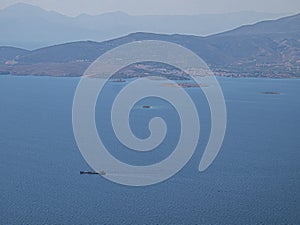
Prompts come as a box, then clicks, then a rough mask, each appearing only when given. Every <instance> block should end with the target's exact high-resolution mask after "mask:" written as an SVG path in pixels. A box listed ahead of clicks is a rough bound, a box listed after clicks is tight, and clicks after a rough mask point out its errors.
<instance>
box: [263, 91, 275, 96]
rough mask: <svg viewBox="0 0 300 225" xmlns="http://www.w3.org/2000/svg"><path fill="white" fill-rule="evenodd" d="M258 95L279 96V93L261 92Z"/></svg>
mask: <svg viewBox="0 0 300 225" xmlns="http://www.w3.org/2000/svg"><path fill="white" fill-rule="evenodd" d="M260 93H261V94H264V95H279V94H280V92H276V91H263V92H260Z"/></svg>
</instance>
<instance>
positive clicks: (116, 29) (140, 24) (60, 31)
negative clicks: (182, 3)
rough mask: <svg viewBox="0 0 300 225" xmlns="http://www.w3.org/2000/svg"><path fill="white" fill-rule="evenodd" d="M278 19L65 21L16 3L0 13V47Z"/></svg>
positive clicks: (209, 29) (212, 30) (217, 28)
mask: <svg viewBox="0 0 300 225" xmlns="http://www.w3.org/2000/svg"><path fill="white" fill-rule="evenodd" d="M281 16H284V15H283V14H270V13H257V12H237V13H227V14H201V15H189V16H187V15H174V16H164V15H161V16H130V15H128V14H126V13H123V12H112V13H106V14H101V15H96V16H90V15H86V14H82V15H80V16H77V17H68V16H64V15H61V14H59V13H56V12H53V11H45V10H43V9H41V8H39V7H36V6H32V5H28V4H24V3H17V4H15V5H12V6H10V7H8V8H5V9H3V10H0V33H1V35H0V45H10V46H17V47H22V48H27V49H28V48H29V49H34V48H39V47H43V46H48V45H53V44H57V43H63V42H69V41H78V40H94V41H104V40H108V39H112V38H115V37H119V36H123V35H127V34H129V33H134V32H150V33H166V34H174V33H177V34H190V35H198V36H199V35H200V36H206V35H210V34H216V33H219V32H223V31H226V30H230V29H233V28H236V27H239V26H241V25H245V24H252V23H255V22H258V21H262V20H266V19H275V18H279V17H281Z"/></svg>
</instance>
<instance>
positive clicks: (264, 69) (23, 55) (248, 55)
mask: <svg viewBox="0 0 300 225" xmlns="http://www.w3.org/2000/svg"><path fill="white" fill-rule="evenodd" d="M299 20H300V14H298V15H295V16H291V17H286V18H282V19H279V20H274V21H266V22H261V23H257V24H255V25H251V26H243V27H240V28H238V29H235V30H232V31H230V32H225V33H221V34H218V35H212V36H208V37H198V36H190V35H166V34H152V33H141V32H140V33H133V34H130V35H127V36H124V37H120V38H117V39H113V40H109V41H105V42H92V41H81V42H73V43H66V44H60V45H55V46H49V47H46V48H41V49H37V50H34V51H26V50H19V51H20V52H18V56H16V55H14V54H11V55H8V54H7V53H6V52H5V51H1V49H0V59H5V60H6V63H7V61H13V62H14V63H13V65H5V62H2V66H1V65H0V71H2V73H4V72H7V71H8V72H9V73H12V74H25V75H26V74H37V75H52V76H80V75H81V74H82V73H83V72H84V70H85V69H86V68H87V66H88V65H89V64H90V63H91V62H92V61H94V60H95V59H96V58H97V57H98V56H100V55H101V54H103V53H104V52H106V51H108V50H110V49H112V48H114V47H116V46H119V45H121V44H124V43H129V42H132V41H138V40H164V41H170V42H174V43H177V44H180V45H182V46H184V47H187V48H189V49H191V50H192V51H194V52H195V53H196V54H198V55H199V56H200V57H201V58H203V59H204V61H205V62H206V63H207V64H208V65H209V66H210V67H211V69H213V70H214V71H215V73H216V74H217V75H222V76H236V77H239V76H243V77H245V76H247V77H249V76H251V77H299V76H300V28H299V24H300V23H299ZM45 68H47V69H45Z"/></svg>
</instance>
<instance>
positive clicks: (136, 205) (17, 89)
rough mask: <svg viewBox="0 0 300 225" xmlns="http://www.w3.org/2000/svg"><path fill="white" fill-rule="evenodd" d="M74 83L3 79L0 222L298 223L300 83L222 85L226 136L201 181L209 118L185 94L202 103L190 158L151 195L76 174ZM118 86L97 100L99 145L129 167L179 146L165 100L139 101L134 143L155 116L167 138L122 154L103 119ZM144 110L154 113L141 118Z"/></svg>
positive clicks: (81, 166)
mask: <svg viewBox="0 0 300 225" xmlns="http://www.w3.org/2000/svg"><path fill="white" fill-rule="evenodd" d="M78 81H79V79H78V78H50V77H15V76H0V224H300V214H299V212H300V192H299V190H300V163H299V160H300V116H299V115H300V80H292V79H291V80H286V79H278V80H274V79H232V78H219V82H220V84H221V86H222V89H223V92H224V96H225V100H226V105H227V112H228V124H227V133H226V136H225V140H224V143H223V146H222V149H221V151H220V153H219V155H218V157H217V158H216V160H215V161H214V163H213V164H212V165H211V167H209V169H208V170H206V171H205V172H203V173H199V172H198V171H197V169H198V164H199V161H200V158H201V155H202V153H203V149H204V147H205V144H206V143H207V139H208V137H209V120H210V116H209V110H208V109H207V108H208V107H207V102H206V100H205V98H204V96H203V94H202V93H201V92H200V91H199V90H196V89H187V91H188V93H189V94H190V95H191V96H193V97H195V98H196V97H197V99H199V101H198V102H196V105H197V108H198V110H199V115H200V122H201V138H200V141H199V144H198V146H197V149H196V152H195V154H194V155H193V157H192V159H191V160H190V162H189V163H188V164H187V165H186V166H185V167H184V168H183V169H182V170H181V171H180V172H179V173H178V174H176V175H175V176H174V177H172V178H170V179H169V180H167V181H165V182H163V183H160V184H157V185H153V186H149V187H126V186H121V185H117V184H114V183H112V182H110V181H107V180H106V179H104V178H102V177H99V176H88V175H80V174H79V171H80V170H89V169H90V168H89V166H88V165H87V163H86V162H85V161H84V159H83V158H82V156H81V154H80V152H79V150H78V148H77V145H76V142H75V139H74V136H73V131H72V120H71V119H72V101H73V96H74V93H75V89H76V86H77V84H78ZM122 85H124V84H122V83H113V82H111V83H110V84H108V85H107V87H106V89H107V92H106V93H104V94H105V95H106V97H104V98H103V99H102V100H101V99H99V101H98V105H97V111H96V113H97V115H96V120H97V122H98V124H101V126H100V125H99V127H98V131H99V134H102V135H103V141H104V143H105V145H106V146H108V147H110V146H113V149H114V152H112V154H113V155H115V157H117V158H119V159H122V160H123V161H125V162H128V163H131V164H136V165H144V164H151V163H154V162H157V161H160V160H162V159H164V158H165V157H167V156H168V154H170V152H171V150H172V147H174V145H176V141H175V140H176V138H178V135H179V133H178V128H179V125H178V122H177V120H178V115H177V114H176V112H174V109H173V108H172V106H171V105H169V104H168V103H166V102H164V101H162V100H161V99H156V98H149V99H144V100H143V101H141V102H139V103H138V104H137V105H136V106H135V107H134V109H133V110H132V114H131V124H132V129H133V131H134V132H135V133H136V134H137V136H139V135H140V137H141V138H143V137H147V135H149V133H148V132H149V131H148V130H147V129H146V128H145V127H147V123H148V120H149V119H150V118H151V117H153V116H158V115H160V116H162V117H163V118H165V119H166V122H167V124H168V126H169V132H170V133H168V135H167V137H166V139H165V142H164V143H163V144H162V145H161V146H159V149H157V150H155V151H153V152H150V153H147V154H137V153H135V152H131V151H130V150H128V149H127V151H126V149H124V148H125V147H124V146H122V145H121V144H120V143H118V140H117V139H116V138H115V137H114V136H113V135H112V128H111V127H110V124H109V123H108V120H107V118H108V117H107V115H108V113H107V112H109V102H110V100H111V99H110V98H112V97H110V96H114V94H116V93H117V92H118V91H119V90H120V89H121V88H122ZM263 91H276V92H280V93H281V94H279V95H264V94H261V93H260V92H263ZM104 103H107V104H104ZM143 104H151V105H153V106H155V107H153V108H152V109H149V110H141V105H143Z"/></svg>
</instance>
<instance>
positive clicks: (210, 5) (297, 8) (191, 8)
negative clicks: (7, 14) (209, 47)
mask: <svg viewBox="0 0 300 225" xmlns="http://www.w3.org/2000/svg"><path fill="white" fill-rule="evenodd" d="M17 2H26V3H30V4H32V5H37V6H40V7H41V8H44V9H47V10H55V11H57V12H60V13H62V14H66V15H70V16H75V15H78V14H81V13H87V14H100V13H104V12H111V11H124V12H126V13H129V14H135V15H136V14H139V15H140V14H198V13H223V12H236V11H244V10H248V11H259V12H275V13H286V12H294V13H297V12H300V1H299V0H0V8H4V7H7V6H9V5H12V4H14V3H17Z"/></svg>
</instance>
